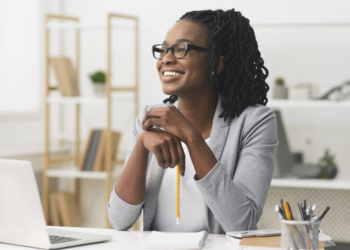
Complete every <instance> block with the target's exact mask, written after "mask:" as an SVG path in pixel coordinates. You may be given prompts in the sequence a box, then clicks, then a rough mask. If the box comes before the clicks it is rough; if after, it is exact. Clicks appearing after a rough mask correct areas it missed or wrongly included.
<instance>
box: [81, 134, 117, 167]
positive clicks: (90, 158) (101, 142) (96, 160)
mask: <svg viewBox="0 0 350 250" xmlns="http://www.w3.org/2000/svg"><path fill="white" fill-rule="evenodd" d="M120 137H121V133H120V132H117V131H112V132H111V157H112V160H114V159H115V158H116V155H117V151H118V145H119V141H120ZM106 145H107V132H106V131H104V130H91V131H90V133H89V137H88V140H87V143H86V146H85V151H84V155H83V159H82V161H81V165H80V166H79V170H83V171H104V170H105V168H104V166H105V155H106V148H107V147H106Z"/></svg>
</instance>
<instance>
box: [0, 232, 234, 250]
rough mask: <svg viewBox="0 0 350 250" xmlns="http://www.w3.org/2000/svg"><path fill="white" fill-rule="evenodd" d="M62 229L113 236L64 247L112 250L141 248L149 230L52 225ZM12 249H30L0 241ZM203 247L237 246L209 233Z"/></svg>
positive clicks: (222, 249)
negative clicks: (122, 230) (104, 239)
mask: <svg viewBox="0 0 350 250" xmlns="http://www.w3.org/2000/svg"><path fill="white" fill-rule="evenodd" d="M53 228H59V229H64V230H75V231H80V232H86V233H96V234H105V235H111V236H113V239H112V240H111V241H108V242H103V243H96V244H90V245H84V246H78V247H70V248H64V249H74V250H82V249H84V250H85V249H94V250H96V249H99V250H105V249H113V250H139V249H140V250H142V249H143V242H144V241H145V240H146V239H147V237H148V236H149V234H150V233H151V232H142V231H126V232H125V231H124V232H120V231H116V230H114V229H94V228H71V227H53ZM5 249H6V250H12V249H31V250H33V249H34V248H29V247H20V246H14V245H7V244H2V243H0V250H5ZM204 249H215V250H217V249H220V250H229V249H230V250H236V249H237V248H236V247H235V246H234V245H233V244H231V243H230V242H228V241H227V240H226V238H225V235H219V234H210V235H209V238H208V240H207V242H206V244H205V247H204V248H203V250H204Z"/></svg>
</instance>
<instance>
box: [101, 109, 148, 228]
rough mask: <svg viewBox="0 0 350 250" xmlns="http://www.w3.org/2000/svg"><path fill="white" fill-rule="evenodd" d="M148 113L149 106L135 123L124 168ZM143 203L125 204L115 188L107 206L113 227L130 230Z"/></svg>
mask: <svg viewBox="0 0 350 250" xmlns="http://www.w3.org/2000/svg"><path fill="white" fill-rule="evenodd" d="M146 111H147V106H146V107H145V108H144V109H143V110H142V111H141V112H140V114H139V116H138V117H137V119H136V120H135V122H134V127H133V132H132V136H131V142H130V144H129V148H128V151H127V154H126V158H125V164H124V167H125V165H126V163H127V162H128V160H129V157H130V155H131V153H132V151H133V150H134V147H135V144H136V142H137V138H138V137H139V135H140V133H141V132H142V131H143V128H142V119H143V117H144V116H145V114H146ZM149 160H150V157H148V164H149ZM124 167H123V168H124ZM143 203H144V201H143V202H142V203H140V204H136V205H133V204H129V203H127V202H125V201H124V200H122V199H121V198H120V197H119V196H118V195H117V193H116V192H115V188H114V187H113V190H112V193H111V196H110V199H109V202H108V204H107V212H108V217H109V222H110V224H111V226H112V227H113V228H115V229H116V230H120V231H123V230H128V229H129V228H131V227H132V226H133V225H134V223H135V222H136V220H137V219H138V218H139V216H140V214H141V210H142V206H143Z"/></svg>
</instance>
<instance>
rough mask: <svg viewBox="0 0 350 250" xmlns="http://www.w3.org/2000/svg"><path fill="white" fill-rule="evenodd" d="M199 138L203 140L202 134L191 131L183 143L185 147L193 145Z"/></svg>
mask: <svg viewBox="0 0 350 250" xmlns="http://www.w3.org/2000/svg"><path fill="white" fill-rule="evenodd" d="M201 140H203V137H202V135H201V134H200V133H199V132H198V131H197V130H195V131H192V132H191V133H190V134H189V135H188V136H187V137H186V140H185V141H184V143H185V144H186V146H187V147H189V146H191V145H195V144H197V143H198V142H200V141H201Z"/></svg>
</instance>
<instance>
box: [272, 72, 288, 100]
mask: <svg viewBox="0 0 350 250" xmlns="http://www.w3.org/2000/svg"><path fill="white" fill-rule="evenodd" d="M287 94H288V89H287V87H286V85H285V81H284V79H283V78H282V77H278V78H276V80H275V89H274V96H273V98H274V99H287Z"/></svg>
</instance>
